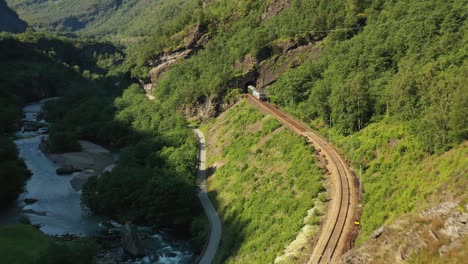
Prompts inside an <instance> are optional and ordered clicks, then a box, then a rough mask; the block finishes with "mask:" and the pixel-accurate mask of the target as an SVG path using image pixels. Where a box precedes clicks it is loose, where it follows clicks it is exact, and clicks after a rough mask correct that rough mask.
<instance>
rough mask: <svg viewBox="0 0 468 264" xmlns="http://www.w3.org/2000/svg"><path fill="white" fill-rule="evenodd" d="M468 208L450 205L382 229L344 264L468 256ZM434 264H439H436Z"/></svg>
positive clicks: (347, 254)
mask: <svg viewBox="0 0 468 264" xmlns="http://www.w3.org/2000/svg"><path fill="white" fill-rule="evenodd" d="M467 212H468V204H464V205H462V204H458V203H456V202H446V203H442V204H439V205H437V206H434V207H432V208H430V209H428V210H425V211H423V212H421V213H420V214H419V215H408V216H405V217H402V218H400V219H398V220H396V221H394V222H393V223H391V224H389V225H386V226H383V227H380V228H379V229H377V230H376V231H374V232H373V234H372V235H371V237H370V238H369V239H368V240H367V241H366V242H365V243H363V244H362V245H361V246H359V247H357V248H354V249H352V250H350V251H349V252H347V253H346V254H345V255H344V256H343V257H342V260H341V263H353V264H354V263H356V264H357V263H360V264H361V263H383V264H385V263H389V264H390V263H392V264H393V263H404V262H406V261H407V260H408V259H409V258H410V257H411V256H412V255H413V254H416V253H419V254H420V255H428V256H431V259H433V258H434V257H440V260H444V263H455V262H456V261H452V260H451V258H453V257H459V256H457V255H458V254H460V253H462V252H464V251H463V244H464V243H466V241H468V238H467V236H468V224H467V222H468V213H467ZM433 261H434V262H433V263H439V261H438V260H433Z"/></svg>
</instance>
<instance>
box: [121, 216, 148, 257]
mask: <svg viewBox="0 0 468 264" xmlns="http://www.w3.org/2000/svg"><path fill="white" fill-rule="evenodd" d="M122 246H123V249H124V251H125V252H126V253H127V254H130V255H132V256H134V257H142V256H144V255H145V249H144V247H143V243H142V241H141V239H140V238H139V237H138V234H137V232H136V228H135V227H134V226H133V225H132V224H131V223H130V222H127V223H125V226H124V228H123V230H122Z"/></svg>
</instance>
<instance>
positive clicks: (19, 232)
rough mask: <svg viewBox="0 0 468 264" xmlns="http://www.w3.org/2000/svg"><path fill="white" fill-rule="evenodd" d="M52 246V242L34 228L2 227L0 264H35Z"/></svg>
mask: <svg viewBox="0 0 468 264" xmlns="http://www.w3.org/2000/svg"><path fill="white" fill-rule="evenodd" d="M51 244H52V242H51V240H50V239H49V238H47V237H46V236H45V235H44V234H42V233H41V232H40V231H39V230H37V229H36V228H34V227H33V226H30V225H9V226H2V227H0V263H9V264H15V263H18V264H27V263H35V261H36V260H38V259H39V258H40V256H41V255H42V254H44V253H45V252H46V251H47V249H48V248H49V246H50V245H51Z"/></svg>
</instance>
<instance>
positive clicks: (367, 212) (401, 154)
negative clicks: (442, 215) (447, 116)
mask: <svg viewBox="0 0 468 264" xmlns="http://www.w3.org/2000/svg"><path fill="white" fill-rule="evenodd" d="M409 127H410V125H409V124H407V123H402V122H395V121H393V120H392V119H391V118H388V119H384V120H382V121H379V122H376V123H374V124H371V125H369V126H368V127H366V128H364V129H363V130H362V131H360V132H358V133H356V134H354V135H352V136H348V137H343V136H340V135H338V134H337V133H335V132H334V131H331V133H330V131H326V130H322V131H321V132H322V134H324V135H327V136H329V135H331V138H332V142H333V143H334V144H335V145H337V146H338V147H339V148H340V149H341V150H342V151H343V152H344V153H345V154H346V157H347V158H348V160H351V161H352V164H353V167H354V169H355V171H356V172H357V174H359V167H360V166H362V180H363V189H364V212H363V215H362V219H361V223H362V230H361V234H360V236H359V238H358V242H359V243H360V242H363V241H364V240H365V239H367V238H368V237H369V235H370V234H371V232H372V231H373V230H375V229H376V228H378V227H379V226H381V225H383V224H386V223H389V222H391V221H393V220H395V219H396V218H398V217H400V216H402V215H404V214H407V213H411V212H419V211H421V210H423V209H424V208H427V207H428V206H429V205H431V204H437V203H440V202H442V201H443V200H444V199H461V200H462V201H466V200H467V195H466V190H465V188H466V186H468V174H467V173H466V170H467V169H468V144H467V143H466V142H465V143H462V144H460V145H458V146H455V147H454V148H453V149H452V150H450V151H447V152H445V153H443V154H430V153H428V152H426V151H425V150H424V149H425V148H424V146H422V144H420V143H419V141H418V140H417V139H416V137H417V135H414V134H413V133H412V131H411V129H410V128H409ZM444 193H445V194H447V195H444Z"/></svg>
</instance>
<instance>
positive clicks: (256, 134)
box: [207, 100, 323, 263]
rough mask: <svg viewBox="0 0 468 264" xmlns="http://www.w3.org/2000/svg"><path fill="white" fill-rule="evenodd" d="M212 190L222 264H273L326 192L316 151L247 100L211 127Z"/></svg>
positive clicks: (217, 261)
mask: <svg viewBox="0 0 468 264" xmlns="http://www.w3.org/2000/svg"><path fill="white" fill-rule="evenodd" d="M207 138H208V156H209V164H208V165H210V166H211V165H213V163H214V162H217V163H222V164H224V165H222V166H221V167H219V168H218V169H217V171H216V172H215V173H214V174H213V175H212V176H211V177H210V178H209V181H208V191H209V193H210V196H211V198H212V200H214V201H215V206H216V207H217V209H218V213H219V214H220V217H221V219H222V226H223V236H222V239H221V245H220V248H219V251H218V255H217V259H216V261H215V262H216V263H271V262H273V261H274V259H275V257H276V256H278V255H281V254H282V252H283V250H284V248H285V247H286V246H287V245H289V244H290V243H291V241H293V240H294V239H295V238H296V236H297V234H298V232H299V230H300V229H301V228H302V226H303V225H304V218H305V216H306V215H307V210H309V209H310V208H312V207H313V206H314V202H313V201H314V198H316V197H317V195H318V193H319V192H320V191H322V190H323V187H322V182H321V181H322V177H323V175H322V171H321V170H320V169H319V168H318V166H317V165H316V161H315V158H314V157H315V156H314V149H313V148H312V147H311V146H310V145H308V144H307V143H306V142H305V141H304V140H303V139H302V138H300V137H298V136H297V135H295V134H293V133H292V132H290V131H288V130H286V129H285V128H283V127H282V126H281V124H280V123H279V122H278V121H276V120H275V119H274V118H273V117H271V116H265V115H263V114H262V113H260V112H258V110H256V109H255V108H254V107H252V106H250V105H248V104H247V103H246V102H245V100H244V101H241V102H240V103H239V104H238V105H236V106H235V107H233V108H232V109H231V110H229V111H227V112H226V113H224V114H223V115H221V116H220V117H219V118H218V119H216V120H215V121H214V122H212V123H210V124H209V125H208V127H207Z"/></svg>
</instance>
